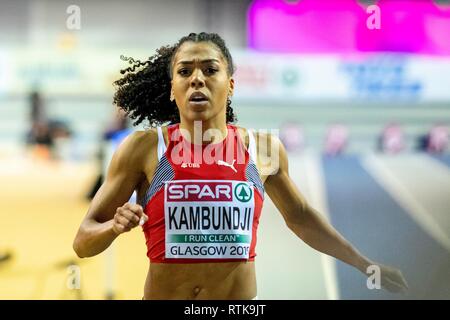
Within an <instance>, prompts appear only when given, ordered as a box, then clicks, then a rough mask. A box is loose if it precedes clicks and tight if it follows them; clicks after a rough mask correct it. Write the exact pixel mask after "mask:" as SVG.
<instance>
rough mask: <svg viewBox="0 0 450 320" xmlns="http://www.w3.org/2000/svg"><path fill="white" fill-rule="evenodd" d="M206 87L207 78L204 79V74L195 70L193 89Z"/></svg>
mask: <svg viewBox="0 0 450 320" xmlns="http://www.w3.org/2000/svg"><path fill="white" fill-rule="evenodd" d="M204 86H205V78H204V77H203V72H202V71H201V70H199V69H196V70H194V72H193V73H192V76H191V87H192V88H195V89H197V88H202V87H204Z"/></svg>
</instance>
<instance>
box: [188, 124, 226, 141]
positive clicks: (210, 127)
mask: <svg viewBox="0 0 450 320" xmlns="http://www.w3.org/2000/svg"><path fill="white" fill-rule="evenodd" d="M180 129H182V131H181V132H182V134H183V137H184V138H185V139H186V140H187V141H189V142H191V143H194V144H209V143H219V142H221V141H223V140H224V139H225V138H226V136H227V134H228V130H227V124H226V121H224V119H217V118H216V119H211V120H206V121H202V120H196V121H190V120H185V119H183V118H181V119H180ZM184 130H186V132H185V133H183V131H184ZM205 133H206V134H205Z"/></svg>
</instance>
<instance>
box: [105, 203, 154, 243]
mask: <svg viewBox="0 0 450 320" xmlns="http://www.w3.org/2000/svg"><path fill="white" fill-rule="evenodd" d="M147 220H148V217H147V215H146V214H145V213H144V210H143V209H142V207H141V206H140V205H138V204H133V203H129V202H127V203H125V204H124V205H123V206H121V207H119V208H117V210H116V214H115V215H114V224H113V230H114V232H115V233H116V234H118V235H119V234H122V233H124V232H128V231H130V230H131V229H133V228H135V227H137V226H138V225H143V224H144V223H145V222H147Z"/></svg>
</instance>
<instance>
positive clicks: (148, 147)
mask: <svg viewBox="0 0 450 320" xmlns="http://www.w3.org/2000/svg"><path fill="white" fill-rule="evenodd" d="M157 144H158V134H157V132H156V129H149V130H145V131H134V132H132V133H130V134H129V135H128V136H127V137H126V138H125V139H124V140H123V141H122V142H121V143H120V145H119V147H118V148H117V151H116V153H115V155H114V157H115V158H116V159H117V164H118V165H119V167H122V168H123V167H127V168H128V169H132V168H134V169H136V170H138V171H143V170H144V168H145V164H146V163H147V161H148V160H149V156H151V155H152V154H154V150H155V149H156V147H157Z"/></svg>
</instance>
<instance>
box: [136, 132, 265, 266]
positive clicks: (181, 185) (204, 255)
mask: <svg viewBox="0 0 450 320" xmlns="http://www.w3.org/2000/svg"><path fill="white" fill-rule="evenodd" d="M227 128H228V133H227V136H226V138H225V139H224V140H223V141H222V142H220V143H217V144H207V145H194V144H192V143H190V142H189V141H187V140H186V139H184V137H183V135H182V134H181V131H180V130H179V124H174V125H170V126H169V127H168V128H167V132H168V137H169V144H168V146H167V147H166V145H165V142H164V138H163V135H162V130H161V128H160V127H159V128H158V160H159V163H158V166H157V168H156V171H155V174H154V176H153V179H152V181H151V183H150V186H149V188H148V190H147V192H146V195H145V197H144V199H143V200H142V202H141V205H142V206H143V208H144V211H145V213H146V214H147V216H148V218H149V219H148V221H147V222H146V223H145V224H144V225H143V231H144V234H145V238H146V243H147V256H148V257H149V259H150V262H160V263H161V262H162V263H181V262H186V263H195V262H224V261H253V260H254V258H255V256H256V253H255V247H256V233H257V228H258V224H259V217H260V215H261V209H262V204H263V200H264V187H263V184H262V181H261V179H260V176H259V173H258V170H257V168H256V165H255V163H256V146H255V141H254V137H253V133H251V132H250V131H249V147H248V150H247V149H246V148H245V146H244V144H243V142H242V139H241V138H240V136H239V133H238V129H237V128H236V127H235V126H233V125H227Z"/></svg>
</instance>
